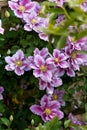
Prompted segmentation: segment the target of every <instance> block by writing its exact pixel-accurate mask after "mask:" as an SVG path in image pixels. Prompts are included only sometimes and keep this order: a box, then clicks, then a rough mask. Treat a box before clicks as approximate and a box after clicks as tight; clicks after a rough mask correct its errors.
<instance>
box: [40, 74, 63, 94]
mask: <svg viewBox="0 0 87 130" xmlns="http://www.w3.org/2000/svg"><path fill="white" fill-rule="evenodd" d="M61 85H62V79H61V78H60V77H59V76H58V75H57V74H56V72H53V74H52V79H51V81H50V82H46V81H43V80H42V79H39V88H40V90H44V89H46V91H47V93H48V94H53V91H54V87H59V86H61Z"/></svg>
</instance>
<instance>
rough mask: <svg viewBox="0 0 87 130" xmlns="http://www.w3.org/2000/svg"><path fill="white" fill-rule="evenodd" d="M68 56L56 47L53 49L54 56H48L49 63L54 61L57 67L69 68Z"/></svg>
mask: <svg viewBox="0 0 87 130" xmlns="http://www.w3.org/2000/svg"><path fill="white" fill-rule="evenodd" d="M66 60H67V56H66V55H64V54H63V53H61V51H60V50H58V49H54V51H53V56H52V57H50V58H48V62H49V63H51V64H52V63H53V64H54V65H55V66H56V67H60V68H67V67H68V63H67V61H66Z"/></svg>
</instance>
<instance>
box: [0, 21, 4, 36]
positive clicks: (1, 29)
mask: <svg viewBox="0 0 87 130" xmlns="http://www.w3.org/2000/svg"><path fill="white" fill-rule="evenodd" d="M0 33H1V34H4V28H2V21H1V20H0Z"/></svg>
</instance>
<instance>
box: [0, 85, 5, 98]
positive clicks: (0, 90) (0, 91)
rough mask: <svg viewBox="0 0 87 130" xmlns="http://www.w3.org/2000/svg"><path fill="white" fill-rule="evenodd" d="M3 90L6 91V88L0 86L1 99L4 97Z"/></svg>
mask: <svg viewBox="0 0 87 130" xmlns="http://www.w3.org/2000/svg"><path fill="white" fill-rule="evenodd" d="M3 92H4V88H3V87H2V86H0V100H2V99H3V95H2V93H3Z"/></svg>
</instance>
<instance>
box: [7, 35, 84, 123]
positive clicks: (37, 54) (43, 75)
mask: <svg viewBox="0 0 87 130" xmlns="http://www.w3.org/2000/svg"><path fill="white" fill-rule="evenodd" d="M86 41H87V37H83V38H81V39H80V40H78V41H75V39H73V38H72V37H70V36H69V37H68V38H67V41H66V46H65V47H64V48H62V49H61V50H58V49H54V50H53V54H51V53H49V51H48V49H47V48H43V49H42V50H39V49H38V48H36V49H35V50H34V55H33V56H25V55H24V53H23V51H22V50H18V51H17V52H16V54H14V55H13V56H6V57H5V61H6V62H7V63H8V64H7V65H6V66H5V69H6V70H7V71H15V73H16V74H17V75H19V76H20V75H23V74H24V71H29V70H31V69H33V75H34V76H35V77H36V78H38V80H39V89H40V90H45V89H46V92H47V95H45V96H43V97H42V99H41V102H40V106H39V105H33V106H31V108H30V110H31V111H32V112H33V113H35V114H37V115H40V116H41V117H42V119H43V120H44V121H48V120H51V119H52V118H53V117H54V116H58V118H59V119H61V118H63V115H64V114H63V112H61V111H60V108H61V106H62V105H65V103H64V102H63V100H62V98H60V97H61V96H59V95H60V92H59V93H58V92H57V94H55V90H54V88H55V87H56V88H57V87H58V86H61V85H62V84H63V83H62V79H61V76H63V75H64V74H65V73H66V74H67V75H68V76H70V77H74V76H75V71H79V70H80V65H87V54H83V53H80V51H82V50H87V45H86V44H87V43H86ZM62 95H63V93H62ZM52 99H53V100H52ZM54 99H58V100H57V101H54ZM60 99H61V100H60Z"/></svg>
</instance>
